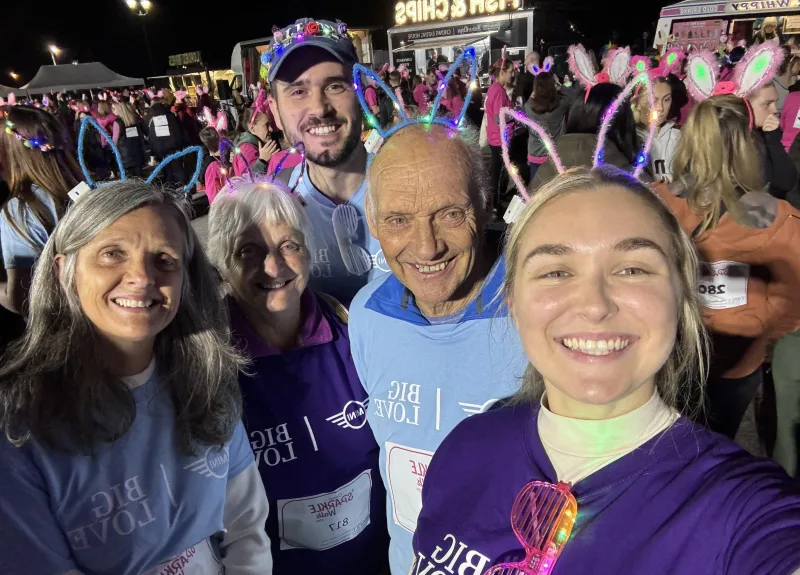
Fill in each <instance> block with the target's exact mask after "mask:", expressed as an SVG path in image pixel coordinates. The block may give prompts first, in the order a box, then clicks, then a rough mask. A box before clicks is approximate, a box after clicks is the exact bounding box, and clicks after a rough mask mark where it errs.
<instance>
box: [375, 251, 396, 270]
mask: <svg viewBox="0 0 800 575" xmlns="http://www.w3.org/2000/svg"><path fill="white" fill-rule="evenodd" d="M372 266H373V267H376V268H378V269H379V270H381V271H382V272H390V271H392V270H391V268H390V267H389V264H387V263H386V257H385V256H384V255H383V250H378V253H377V254H375V255H374V256H372Z"/></svg>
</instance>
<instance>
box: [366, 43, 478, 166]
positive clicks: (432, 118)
mask: <svg viewBox="0 0 800 575" xmlns="http://www.w3.org/2000/svg"><path fill="white" fill-rule="evenodd" d="M464 60H466V61H467V62H469V85H470V86H472V85H474V82H475V77H476V76H477V73H478V64H477V61H476V60H475V48H473V47H471V46H470V47H469V48H466V49H465V50H464V52H463V53H462V54H461V55H460V56H459V57H458V58H456V60H455V62H453V64H452V66H450V69H449V70H448V72H447V74H446V75H445V76H444V78H443V79H442V80H441V81H440V82H439V87H438V89H437V91H436V98H435V99H434V101H433V103H432V104H431V107H430V112H429V113H428V114H427V115H425V116H421V117H418V118H412V117H411V116H409V115H408V113H407V111H406V109H405V106H403V104H402V102H401V100H400V99H399V98H398V97H397V94H396V93H395V92H393V91H392V89H391V88H390V87H389V86H387V85H386V84H385V83H384V82H383V81H382V80H381V79H380V78H379V77H378V74H377V73H376V72H375V71H373V70H370V69H369V68H365V67H364V66H362V65H361V64H356V65H355V66H354V67H353V83H354V87H355V89H356V94H357V95H358V101H359V102H360V103H361V108H362V110H363V111H364V114H365V115H366V116H367V123H368V124H369V125H370V127H371V128H373V129H374V130H375V132H376V133H377V134H378V135H379V136H380V138H381V139H382V141H385V140H386V139H387V138H389V137H390V136H392V135H393V134H396V133H397V132H398V131H400V130H402V129H403V128H406V127H408V126H412V125H414V124H426V125H430V124H439V125H442V126H445V127H447V128H450V129H455V130H457V129H458V128H459V127H460V126H461V124H462V123H463V121H464V115H465V114H466V112H467V108H468V107H469V103H470V100H471V99H472V92H473V90H468V91H467V96H466V97H465V98H464V105H463V106H462V107H461V113H460V114H459V115H458V116H457V117H455V118H449V117H447V116H437V115H436V113H437V111H438V110H439V104H440V102H441V101H442V97H443V96H444V91H445V88H446V87H447V83H448V82H449V81H450V78H452V77H453V74H454V73H455V71H456V70H458V68H459V66H460V65H461V63H462V62H463V61H464ZM362 75H366V76H367V77H368V78H369V79H370V80H371V81H373V82H374V83H375V85H376V86H377V87H378V88H380V89H381V90H383V91H384V92H385V93H386V95H387V96H388V97H389V99H390V100H391V101H392V103H393V104H394V107H395V110H397V112H398V113H399V115H400V119H401V122H400V123H399V124H397V125H395V126H392V127H390V128H388V129H386V130H384V129H383V128H381V124H380V122H379V121H378V118H376V117H375V114H373V113H372V111H371V110H370V109H369V105H368V104H367V101H366V99H365V98H364V89H365V86H364V84H363V83H362V81H361V77H362ZM376 151H377V149H376V150H373V151H372V152H371V153H370V154H369V160H368V162H372V159H373V157H374V155H375V152H376Z"/></svg>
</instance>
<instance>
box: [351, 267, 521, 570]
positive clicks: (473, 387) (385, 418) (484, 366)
mask: <svg viewBox="0 0 800 575" xmlns="http://www.w3.org/2000/svg"><path fill="white" fill-rule="evenodd" d="M504 269H505V266H504V262H503V260H500V261H498V263H497V264H495V266H494V268H493V269H492V271H491V272H490V274H489V276H488V278H487V279H486V281H485V282H484V286H483V288H482V290H481V292H480V294H479V295H478V297H477V298H476V299H475V300H474V301H473V302H472V303H470V304H469V305H468V306H467V308H466V311H465V312H464V313H463V314H454V315H453V316H451V320H452V321H451V322H450V323H438V322H437V323H436V325H431V322H430V321H429V320H428V319H427V318H425V316H424V315H423V314H422V313H421V312H420V311H419V309H418V308H417V307H416V305H415V303H414V298H413V295H411V293H410V292H408V291H407V290H406V288H405V286H403V285H402V284H401V283H400V281H399V280H398V279H397V278H396V277H395V276H394V275H393V274H392V275H388V276H386V277H384V278H379V279H377V280H375V281H374V282H371V283H370V284H368V285H367V286H366V287H365V288H364V289H362V290H361V291H360V292H359V293H358V295H357V296H356V298H355V299H354V300H353V303H352V305H351V307H350V345H351V349H352V351H353V361H354V363H355V366H356V370H357V372H358V375H359V378H360V379H361V383H362V384H363V385H364V388H365V389H366V391H367V393H368V394H369V409H368V411H367V421H368V422H369V425H370V427H371V428H372V431H373V433H374V434H375V439H376V440H377V442H378V445H379V446H380V448H381V456H380V466H381V475H382V477H383V482H384V484H385V486H386V492H387V502H386V507H387V515H388V518H387V520H388V525H389V534H390V535H391V544H390V547H389V561H390V564H391V570H392V575H406V573H408V569H409V567H410V566H411V562H412V560H413V551H412V534H413V532H414V530H415V529H416V524H417V516H418V515H419V512H420V509H421V507H422V485H423V481H424V479H425V473H426V472H427V469H428V464H429V463H430V460H431V457H432V456H433V452H434V451H435V450H436V448H437V447H438V446H439V444H440V443H441V442H442V440H443V439H444V438H445V436H446V435H447V434H448V433H449V432H450V431H451V430H452V429H453V428H454V427H455V426H456V424H458V423H459V422H460V421H462V420H463V419H465V418H467V417H469V416H470V415H474V414H476V413H481V412H483V411H486V410H487V409H488V408H489V407H490V406H491V405H492V403H494V401H495V400H497V399H502V398H506V397H509V396H511V395H513V394H514V392H516V391H517V389H518V388H519V384H520V378H521V377H522V374H523V373H524V371H525V367H526V366H527V364H528V360H527V358H526V357H525V353H524V351H523V349H522V344H521V342H520V339H519V335H518V334H517V330H516V329H515V328H514V325H513V323H512V322H511V320H510V318H509V317H508V310H507V308H506V307H505V305H504V304H503V299H502V297H498V295H497V294H498V290H499V288H500V286H501V284H502V280H503V274H504ZM464 457H469V449H468V447H465V450H464Z"/></svg>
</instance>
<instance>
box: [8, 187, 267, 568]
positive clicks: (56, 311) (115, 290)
mask: <svg viewBox="0 0 800 575" xmlns="http://www.w3.org/2000/svg"><path fill="white" fill-rule="evenodd" d="M198 246H199V244H198V242H197V238H196V237H195V234H194V232H193V231H192V228H191V226H190V224H189V218H188V216H187V213H186V211H185V207H184V205H183V203H181V202H180V200H178V199H177V198H176V197H175V196H173V195H171V194H170V193H169V192H166V191H162V190H160V189H157V188H155V187H152V186H149V185H146V184H143V183H141V182H135V181H131V182H119V183H111V184H105V185H102V186H100V187H99V188H98V189H96V190H93V191H90V192H87V193H86V194H85V195H84V196H81V197H80V198H79V200H78V201H77V203H76V204H74V205H73V206H72V207H71V208H70V209H69V210H68V211H67V213H66V215H65V217H64V218H63V219H62V220H61V222H60V223H59V224H58V226H57V227H56V229H55V231H54V232H53V234H52V236H51V237H50V239H49V240H48V242H47V244H46V245H45V247H44V250H43V252H42V255H41V257H40V259H39V264H38V266H37V268H36V271H35V273H34V278H33V287H32V290H31V296H30V316H29V323H28V326H27V330H26V332H25V335H24V338H23V339H22V340H21V341H20V342H18V343H17V344H16V345H15V346H14V347H13V348H11V349H10V350H9V351H8V353H7V354H6V355H5V356H4V357H3V358H2V368H0V427H2V430H3V434H4V437H3V438H2V439H1V440H0V461H2V465H0V488H2V491H3V497H2V498H0V533H2V534H3V535H2V537H0V571H2V572H3V573H42V574H44V573H48V574H53V575H56V574H65V573H68V574H70V575H72V574H86V575H89V574H95V573H96V574H100V573H104V574H105V573H107V574H112V573H113V574H114V575H127V574H130V575H138V574H142V573H146V574H153V575H155V574H161V573H167V572H169V573H174V572H177V571H176V569H178V568H181V569H183V571H185V572H187V573H221V572H223V571H224V572H225V573H226V574H227V575H232V574H234V575H235V574H238V575H250V574H252V575H256V574H258V575H261V574H268V573H270V572H271V567H272V561H271V556H270V548H269V542H268V539H267V537H266V534H265V533H264V530H263V522H264V521H265V520H266V518H267V515H268V502H267V498H266V495H265V493H264V488H263V485H262V484H261V481H260V478H259V476H258V471H257V468H256V466H255V462H254V461H253V454H252V452H251V450H250V446H249V444H248V441H247V436H246V434H245V430H244V427H243V426H242V424H241V421H240V418H241V395H240V393H239V388H238V384H237V373H238V371H239V369H240V367H241V366H242V364H243V360H242V358H241V356H240V355H239V354H238V353H237V352H236V351H235V350H234V348H233V347H232V346H231V345H230V344H229V342H228V337H229V332H228V327H227V321H226V317H225V312H224V308H223V307H222V302H221V301H220V297H219V295H218V291H217V285H216V282H215V279H214V275H213V269H212V268H211V266H210V265H209V264H208V262H207V260H206V258H205V257H204V255H203V252H202V251H201V249H200V248H199V247H198Z"/></svg>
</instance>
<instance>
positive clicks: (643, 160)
mask: <svg viewBox="0 0 800 575" xmlns="http://www.w3.org/2000/svg"><path fill="white" fill-rule="evenodd" d="M640 85H644V86H645V88H646V90H647V98H648V102H649V105H650V110H652V112H651V115H650V122H649V124H650V126H649V129H648V131H647V140H646V141H645V144H644V146H643V147H642V149H641V151H640V152H639V153H638V154H637V156H636V166H635V168H634V171H633V176H634V177H635V178H638V177H639V175H640V174H641V173H642V170H644V167H645V165H646V164H647V155H648V154H649V152H650V148H651V147H652V145H653V138H654V137H655V134H656V130H657V129H658V124H657V120H658V113H657V112H656V111H655V98H654V95H653V84H652V82H651V80H650V77H649V76H648V74H647V73H641V74H638V75H637V76H636V77H635V78H633V79H632V80H631V81H630V82H628V84H626V86H625V88H624V89H623V90H622V91H621V92H620V93H619V95H618V96H617V97H616V99H615V100H614V101H613V102H612V103H611V105H610V106H609V107H608V109H607V110H606V111H605V112H604V113H603V123H602V125H601V126H600V133H599V134H598V135H597V146H596V147H595V150H594V156H593V162H592V167H594V168H596V167H598V166H601V165H602V164H603V149H604V148H605V143H606V135H607V134H608V130H609V128H610V127H611V124H612V123H613V121H614V117H615V116H616V115H617V112H618V111H619V110H620V108H621V107H622V106H623V105H625V102H626V101H627V100H628V98H629V97H630V95H631V94H632V93H633V91H634V89H635V88H637V87H638V86H640ZM508 118H511V119H512V120H514V121H516V122H520V123H521V124H524V125H526V126H527V127H528V128H529V129H530V130H531V131H532V132H534V133H535V134H536V135H537V136H538V137H539V138H540V139H541V140H542V143H544V146H545V149H546V150H547V155H548V156H550V159H551V160H552V161H553V165H554V166H555V168H556V171H558V173H559V174H562V173H564V172H565V171H566V170H565V168H564V164H563V163H562V162H561V158H559V157H558V153H557V152H556V146H555V144H554V143H553V140H552V139H551V138H550V135H549V134H548V133H547V130H546V129H545V128H544V127H543V126H541V125H540V124H538V123H537V122H536V121H534V120H532V119H530V118H529V117H528V116H527V115H525V114H523V113H521V112H518V111H516V110H512V109H511V108H503V109H501V110H500V134H501V135H502V138H501V145H502V150H503V162H505V165H506V169H507V170H508V173H509V174H510V175H511V179H512V180H514V184H515V185H516V186H517V189H518V190H519V193H520V194H521V195H522V197H523V198H524V199H525V201H528V200H530V195H529V194H528V190H527V188H526V187H525V182H523V181H522V178H520V176H519V170H517V167H516V166H515V165H514V164H513V163H512V162H511V158H510V156H509V152H508V148H509V138H510V134H509V130H507V129H506V126H507V122H508Z"/></svg>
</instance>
